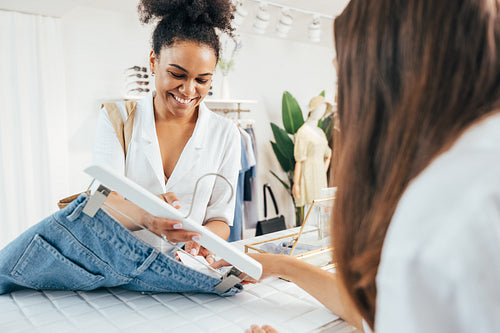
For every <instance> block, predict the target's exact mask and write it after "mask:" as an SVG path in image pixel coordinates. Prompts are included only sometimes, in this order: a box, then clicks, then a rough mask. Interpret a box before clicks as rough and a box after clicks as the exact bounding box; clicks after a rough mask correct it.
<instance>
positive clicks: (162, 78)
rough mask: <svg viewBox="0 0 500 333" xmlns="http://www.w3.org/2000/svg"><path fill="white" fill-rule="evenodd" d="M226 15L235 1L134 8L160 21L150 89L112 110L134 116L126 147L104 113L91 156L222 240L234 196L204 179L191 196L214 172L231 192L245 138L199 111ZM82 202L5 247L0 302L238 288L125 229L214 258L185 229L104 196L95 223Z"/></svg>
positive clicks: (161, 2) (148, 3) (151, 2)
mask: <svg viewBox="0 0 500 333" xmlns="http://www.w3.org/2000/svg"><path fill="white" fill-rule="evenodd" d="M233 11H234V6H233V4H232V2H231V0H171V1H166V0H142V1H141V2H140V4H139V13H140V16H141V21H142V22H144V23H147V22H150V21H152V20H155V19H158V20H159V22H158V24H157V25H156V28H155V30H154V33H153V40H152V44H153V50H152V51H151V54H150V67H151V71H152V73H153V75H154V77H155V86H156V91H154V92H153V93H151V94H149V95H148V96H146V97H145V98H144V99H142V100H140V101H138V102H137V105H136V107H135V111H133V112H131V113H130V116H129V115H128V110H127V104H126V103H125V102H123V103H118V105H117V107H118V111H119V114H118V116H121V117H122V118H123V119H122V120H123V122H124V123H125V126H127V124H130V122H127V120H128V117H133V131H132V136H131V140H130V143H129V144H128V146H127V147H125V146H123V147H122V146H121V143H120V140H119V139H118V137H117V135H116V133H117V132H115V130H114V127H113V125H114V124H115V122H113V121H112V120H111V119H110V116H109V115H108V112H106V110H105V109H104V108H103V110H101V114H100V118H99V121H98V125H97V136H96V142H95V146H94V154H93V159H94V162H95V163H97V164H102V165H105V166H106V167H108V169H112V170H114V172H116V174H118V175H124V176H127V177H128V178H130V179H132V180H133V181H135V182H136V183H138V184H139V185H141V186H142V187H144V188H146V189H147V190H149V191H150V192H152V193H154V194H156V195H158V196H159V197H160V198H163V199H164V200H165V201H167V202H168V203H170V204H172V205H173V206H174V207H177V208H179V209H180V210H184V211H185V213H186V215H187V214H188V212H189V214H190V215H189V216H190V219H191V220H193V221H194V222H198V223H199V224H200V225H204V226H205V227H206V228H207V229H209V230H211V231H212V232H214V233H215V234H217V235H219V236H220V237H222V238H224V239H227V237H228V236H229V226H228V224H229V223H231V222H232V218H233V214H234V203H235V198H234V196H233V197H232V198H230V200H229V202H228V197H229V195H230V193H232V192H231V191H230V190H229V188H228V186H227V184H226V183H224V182H222V181H221V180H220V179H218V178H217V179H215V177H212V178H204V179H203V180H202V181H201V182H200V183H199V184H198V188H197V193H196V197H195V198H193V191H194V189H195V185H196V181H197V180H198V179H199V178H200V177H202V176H203V175H205V174H208V173H210V174H213V173H216V174H219V175H221V176H222V177H223V178H225V179H226V180H227V181H228V182H229V183H230V184H231V185H232V186H233V188H234V187H235V186H236V180H237V177H238V171H239V165H240V142H241V139H240V134H239V132H238V129H237V128H236V126H235V125H234V124H233V123H232V122H231V121H230V120H228V119H225V118H223V117H220V116H218V115H216V114H214V113H213V112H211V111H210V110H209V109H208V108H207V107H206V106H205V105H204V104H203V103H202V101H203V99H204V98H205V96H206V95H207V93H208V90H209V88H210V84H211V80H212V75H213V72H214V70H215V66H216V64H217V61H218V58H219V52H220V43H219V38H218V35H217V33H218V31H219V32H225V33H228V34H230V35H231V34H232V27H231V20H232V18H233V15H232V13H233ZM217 30H218V31H217ZM123 141H125V140H123ZM174 193H175V194H174ZM192 201H194V202H192ZM87 202H88V198H87V196H86V195H85V194H82V195H80V196H79V197H78V198H77V199H76V200H74V201H73V202H71V203H70V204H69V205H68V206H67V207H66V208H64V209H62V210H61V211H59V212H57V213H55V214H53V215H51V216H49V217H47V218H46V219H45V220H43V221H42V222H40V223H38V224H36V225H35V226H33V227H32V228H30V229H29V230H27V231H25V232H24V233H23V234H22V235H20V236H19V237H18V238H17V239H15V240H14V241H12V242H11V243H10V244H9V245H7V247H5V248H4V249H2V251H1V252H0V294H3V293H7V292H11V291H14V290H17V289H21V288H33V289H64V290H68V289H69V290H90V289H96V288H99V287H111V286H121V287H123V288H126V289H132V290H139V291H145V292H149V291H152V292H181V291H185V292H188V291H192V292H212V293H218V294H224V295H232V294H234V293H236V292H238V291H239V290H241V288H240V287H241V286H239V285H237V286H236V287H231V288H228V290H223V291H221V290H216V289H215V286H217V285H218V284H220V282H221V281H220V279H218V278H214V277H211V276H209V275H206V274H203V273H200V272H198V271H195V270H192V269H190V268H189V267H187V266H185V265H183V264H182V263H180V262H179V261H177V260H175V258H174V255H173V251H172V250H173V249H174V245H172V244H166V243H161V242H159V243H160V244H166V245H167V246H165V247H161V246H160V244H158V243H155V242H154V241H153V240H152V239H150V238H147V237H145V236H144V235H141V237H140V238H142V239H143V240H145V241H146V243H145V242H143V241H141V240H140V239H138V238H137V237H135V236H134V235H132V234H131V233H130V231H129V230H136V229H137V228H138V227H141V226H142V227H144V228H147V229H149V231H150V232H151V231H152V232H154V233H156V234H157V235H161V236H164V237H166V238H167V239H168V240H169V241H171V242H185V245H184V246H185V250H186V251H189V252H190V253H191V254H193V255H197V254H199V255H202V256H204V257H206V259H207V261H208V262H211V261H212V262H213V254H211V253H210V252H209V251H208V250H207V249H204V248H200V245H199V243H197V242H196V241H199V240H200V235H199V234H198V233H195V232H190V231H186V230H183V229H182V224H181V222H179V221H174V220H168V219H164V218H159V217H155V216H152V215H151V214H149V213H147V212H145V211H144V210H142V209H140V208H139V207H137V206H135V205H134V204H132V203H131V202H130V201H127V200H125V199H124V198H123V197H121V196H120V195H118V194H117V193H114V192H112V193H111V194H110V195H109V196H108V198H107V199H106V204H107V206H109V207H111V209H110V210H108V208H107V207H106V208H105V209H104V210H101V209H99V210H98V211H97V213H96V215H95V216H94V217H89V216H88V215H86V214H85V213H83V208H84V207H85V205H86V204H87ZM181 205H182V207H181ZM190 207H191V208H192V209H190ZM117 212H120V213H117ZM122 214H124V215H125V216H124V215H122ZM113 217H114V218H113ZM129 218H130V219H129ZM117 220H118V221H117ZM118 222H121V223H118ZM124 226H125V227H126V228H127V229H129V230H127V229H126V228H124ZM148 235H151V233H150V234H148ZM153 239H154V240H156V239H159V238H158V237H156V238H153ZM147 243H149V244H147ZM151 245H153V246H151ZM179 246H180V245H179ZM158 248H160V250H161V251H162V252H168V254H164V253H160V251H158Z"/></svg>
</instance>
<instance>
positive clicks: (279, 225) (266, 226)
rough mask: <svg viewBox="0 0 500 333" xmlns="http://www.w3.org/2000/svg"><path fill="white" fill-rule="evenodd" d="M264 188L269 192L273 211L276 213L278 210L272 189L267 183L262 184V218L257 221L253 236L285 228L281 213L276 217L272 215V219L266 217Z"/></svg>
mask: <svg viewBox="0 0 500 333" xmlns="http://www.w3.org/2000/svg"><path fill="white" fill-rule="evenodd" d="M266 189H267V190H268V191H269V194H270V195H271V199H272V200H273V204H274V211H275V212H276V215H278V214H279V212H278V205H277V204H276V199H275V198H274V194H273V191H272V190H271V186H270V185H269V184H264V186H263V191H264V220H261V221H258V222H257V228H256V230H255V236H260V235H265V234H268V233H271V232H275V231H280V230H285V229H286V223H285V217H284V216H283V215H279V216H277V217H273V218H272V219H268V218H267V200H266Z"/></svg>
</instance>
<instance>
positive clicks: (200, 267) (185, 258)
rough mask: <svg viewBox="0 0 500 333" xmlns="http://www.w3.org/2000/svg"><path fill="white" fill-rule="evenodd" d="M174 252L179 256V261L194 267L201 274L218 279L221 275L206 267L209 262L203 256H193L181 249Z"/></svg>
mask: <svg viewBox="0 0 500 333" xmlns="http://www.w3.org/2000/svg"><path fill="white" fill-rule="evenodd" d="M176 254H177V255H178V256H179V259H181V262H182V263H183V264H184V265H186V266H187V267H189V268H191V269H194V270H196V271H198V272H201V273H203V274H206V275H210V276H211V277H214V278H216V279H220V277H221V276H220V274H217V273H216V272H214V271H212V270H210V269H209V268H208V267H207V266H209V263H208V262H207V260H206V259H205V258H204V257H203V256H196V257H193V256H190V255H189V254H187V253H184V252H181V251H178V252H177V253H176ZM200 261H201V262H200ZM205 265H207V266H205Z"/></svg>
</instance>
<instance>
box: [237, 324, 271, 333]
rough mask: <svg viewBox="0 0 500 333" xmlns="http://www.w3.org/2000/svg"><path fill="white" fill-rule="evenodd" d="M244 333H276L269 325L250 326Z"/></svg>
mask: <svg viewBox="0 0 500 333" xmlns="http://www.w3.org/2000/svg"><path fill="white" fill-rule="evenodd" d="M245 333H278V331H276V330H275V329H274V328H272V327H271V326H269V325H264V326H262V327H259V326H258V325H252V326H250V328H249V329H247V330H246V331H245Z"/></svg>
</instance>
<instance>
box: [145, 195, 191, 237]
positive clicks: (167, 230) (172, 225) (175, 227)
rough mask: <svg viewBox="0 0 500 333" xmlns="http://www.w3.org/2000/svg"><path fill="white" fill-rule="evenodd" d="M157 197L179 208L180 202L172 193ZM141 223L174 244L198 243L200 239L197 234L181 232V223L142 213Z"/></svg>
mask: <svg viewBox="0 0 500 333" xmlns="http://www.w3.org/2000/svg"><path fill="white" fill-rule="evenodd" d="M158 197H159V198H160V199H162V200H163V201H165V202H166V203H168V204H169V205H172V206H173V207H175V208H177V209H179V208H180V207H181V202H180V201H179V199H177V197H176V196H175V194H174V193H173V192H168V193H164V194H160V195H159V196H158ZM141 223H142V225H144V226H145V227H146V228H148V229H149V230H150V231H152V232H154V233H155V234H157V235H160V236H161V235H165V237H167V239H168V240H169V241H171V242H174V243H179V242H191V241H196V240H198V241H199V240H200V239H201V236H200V234H199V233H197V232H193V231H187V230H183V229H182V222H180V221H177V220H171V219H166V218H162V217H157V216H153V215H151V214H149V213H147V212H144V214H143V216H142V219H141ZM193 243H194V242H193Z"/></svg>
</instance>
